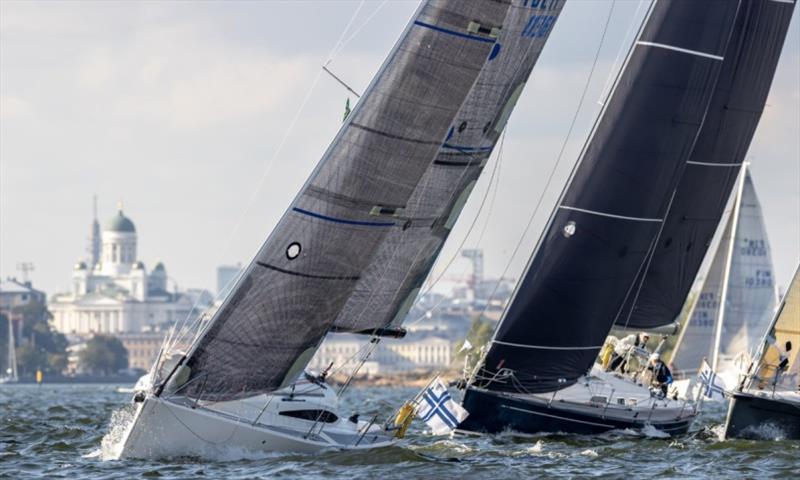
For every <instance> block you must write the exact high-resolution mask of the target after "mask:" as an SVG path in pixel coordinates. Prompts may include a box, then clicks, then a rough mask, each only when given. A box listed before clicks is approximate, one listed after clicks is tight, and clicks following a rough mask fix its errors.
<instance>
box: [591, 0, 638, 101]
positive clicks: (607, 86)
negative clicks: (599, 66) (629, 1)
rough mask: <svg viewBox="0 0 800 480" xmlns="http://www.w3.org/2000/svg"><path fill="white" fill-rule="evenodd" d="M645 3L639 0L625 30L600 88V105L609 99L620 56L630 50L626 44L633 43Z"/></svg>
mask: <svg viewBox="0 0 800 480" xmlns="http://www.w3.org/2000/svg"><path fill="white" fill-rule="evenodd" d="M645 3H648V0H639V2H638V4H637V5H636V11H635V12H633V16H632V17H631V21H630V23H629V24H628V30H627V31H626V32H625V36H624V37H622V42H621V43H620V44H619V49H618V50H617V55H616V56H615V57H614V63H612V64H611V68H610V69H609V70H608V75H607V76H606V81H605V82H604V83H603V89H602V90H600V97H599V98H598V99H597V103H598V105H603V104H604V103H605V102H606V100H607V99H608V95H610V94H611V87H612V86H613V84H614V79H615V78H616V75H615V73H616V72H617V71H618V70H619V61H620V57H621V56H622V54H623V52H627V51H628V49H627V48H625V46H626V45H630V44H631V43H633V38H631V37H632V35H634V27H636V26H637V25H641V22H637V21H636V19H637V18H639V12H640V11H641V10H642V5H644V4H645ZM629 38H630V40H629Z"/></svg>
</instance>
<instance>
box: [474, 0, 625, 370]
mask: <svg viewBox="0 0 800 480" xmlns="http://www.w3.org/2000/svg"><path fill="white" fill-rule="evenodd" d="M616 3H617V2H616V0H613V1H612V2H611V8H609V11H608V16H607V17H606V20H605V23H604V25H603V31H602V34H601V36H600V41H599V42H598V45H597V50H596V51H595V54H594V58H593V60H592V66H591V68H590V69H589V75H588V76H587V78H586V83H585V84H584V86H583V91H582V92H581V96H580V98H579V100H578V104H577V107H576V108H575V112H574V113H573V115H572V120H571V121H570V125H569V128H568V129H567V134H566V136H565V137H564V141H563V142H562V144H561V149H560V150H559V152H558V156H557V157H556V161H555V163H554V164H553V168H552V169H551V170H550V172H549V174H548V176H547V181H546V182H545V186H544V188H543V189H542V192H541V193H540V194H539V198H538V199H537V201H536V206H535V207H534V209H533V211H532V212H531V215H530V216H529V217H528V222H527V224H526V225H525V229H524V230H523V233H522V235H520V238H519V241H518V242H517V244H516V246H515V247H514V250H513V251H512V252H511V255H510V256H509V259H508V262H507V263H506V266H505V268H504V269H503V273H502V274H501V275H500V278H499V279H498V281H497V282H496V283H495V286H494V289H492V293H491V294H490V295H489V299H488V301H487V302H486V305H485V306H484V307H483V309H482V310H481V313H480V316H479V317H478V318H481V317H483V316H484V315H485V314H486V310H487V309H488V308H489V305H490V304H491V301H492V300H494V297H495V295H496V294H497V290H498V289H499V287H500V283H501V282H502V279H503V278H505V276H506V275H507V274H508V270H509V268H511V264H512V263H513V262H514V259H515V257H516V256H517V254H518V253H519V250H520V248H521V246H522V243H523V241H524V239H525V237H526V236H527V235H528V231H529V230H530V227H531V225H532V224H533V220H534V218H535V217H536V215H537V214H538V212H539V209H540V208H541V205H542V202H543V201H544V197H545V194H546V193H547V191H548V190H549V189H550V185H551V183H552V181H553V178H554V177H555V174H556V171H558V167H559V165H560V164H561V160H562V159H563V157H564V152H565V151H566V149H567V144H568V143H569V140H570V137H571V136H572V132H573V130H574V129H575V124H576V123H577V120H578V117H579V115H580V112H581V109H582V107H583V103H584V101H585V99H586V95H587V93H588V91H589V86H590V85H591V83H592V78H593V77H594V73H595V69H596V68H597V64H598V61H599V58H600V52H601V51H602V49H603V45H604V44H605V40H606V36H607V34H608V27H609V25H610V23H611V18H612V15H613V13H614V7H615V6H616ZM577 165H578V162H576V164H575V167H573V169H574V168H576V167H577ZM564 188H566V187H564ZM542 235H544V232H542ZM501 323H502V321H501V322H498V324H497V327H496V329H495V334H496V333H497V328H499V326H500V324H501ZM487 353H488V350H487ZM482 361H483V359H481V362H482Z"/></svg>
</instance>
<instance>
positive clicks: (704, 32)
mask: <svg viewBox="0 0 800 480" xmlns="http://www.w3.org/2000/svg"><path fill="white" fill-rule="evenodd" d="M738 11H739V2H738V1H735V0H729V1H714V2H684V1H663V0H659V1H657V2H655V3H654V4H653V5H652V6H651V9H650V11H649V12H648V16H647V18H646V21H645V23H644V25H643V28H642V31H641V32H640V33H639V35H638V37H637V40H636V43H635V45H634V46H633V47H632V49H631V51H630V53H629V55H628V58H627V59H626V63H625V65H624V67H623V70H622V72H621V74H620V76H619V77H618V78H617V81H616V83H615V86H614V89H613V91H612V94H611V97H610V99H609V100H608V101H607V102H606V104H605V109H604V111H603V112H602V114H601V116H600V118H599V120H598V123H597V124H596V125H595V129H594V131H593V132H592V135H591V137H590V139H589V141H588V143H587V145H586V146H585V149H584V151H583V153H582V156H581V158H580V161H579V163H578V164H577V166H576V167H575V170H574V171H573V173H572V176H571V178H570V180H569V182H568V184H567V186H566V188H565V190H564V192H563V193H562V196H561V198H560V200H559V202H558V204H557V205H556V208H555V210H554V212H553V214H552V216H551V218H550V222H549V223H548V226H547V228H546V229H545V231H544V233H543V235H542V237H541V238H540V241H539V244H538V246H537V248H536V250H535V252H534V254H533V256H532V257H531V260H530V262H529V263H528V265H527V268H526V269H525V272H524V275H523V277H522V279H521V280H520V282H519V284H518V286H517V290H516V291H515V293H514V296H513V297H512V300H511V303H510V305H509V306H508V308H507V309H506V311H505V312H504V316H503V318H502V319H501V322H500V324H499V326H498V328H497V330H496V332H495V337H494V339H493V340H492V343H491V345H490V346H489V350H488V352H487V354H486V357H485V358H484V363H483V366H482V368H483V371H482V372H481V373H480V374H479V375H478V377H476V379H475V382H476V383H477V384H479V385H480V386H482V387H484V388H487V389H490V390H495V391H512V392H531V393H535V392H547V391H554V390H558V389H561V388H564V387H566V386H569V385H571V384H573V383H574V382H575V381H576V380H577V379H578V378H579V377H580V376H581V375H583V374H585V373H586V372H587V371H588V370H589V369H590V368H591V366H592V364H593V363H594V361H595V358H596V356H597V353H598V351H599V350H600V348H601V347H602V345H603V341H604V340H605V338H606V335H607V334H608V332H609V331H610V330H611V327H612V325H613V323H614V321H615V319H616V318H617V315H619V313H620V309H621V308H622V306H623V305H624V304H625V300H626V298H627V297H628V296H629V295H630V294H631V290H632V287H633V286H634V282H635V279H636V277H637V274H638V273H639V271H640V270H641V269H642V268H644V265H645V261H646V260H647V258H648V255H649V252H650V250H651V248H652V245H653V242H654V241H655V240H656V238H657V237H658V233H659V231H660V229H661V226H662V222H663V219H664V216H665V215H666V214H667V212H668V210H669V204H670V199H671V197H672V193H673V191H674V190H675V187H676V185H677V183H678V180H679V179H680V175H681V174H682V172H683V167H684V165H685V163H686V161H687V160H688V159H689V156H690V154H691V152H692V148H693V146H694V144H695V141H696V139H697V136H698V134H699V133H700V129H701V127H702V125H703V119H704V118H705V115H706V112H707V109H708V106H709V104H710V101H711V97H712V94H713V92H714V89H715V87H716V85H717V79H718V77H719V73H720V71H721V69H722V60H723V58H724V55H725V51H726V48H727V45H728V41H729V39H730V37H731V33H732V32H733V25H734V22H735V20H736V17H737V12H738Z"/></svg>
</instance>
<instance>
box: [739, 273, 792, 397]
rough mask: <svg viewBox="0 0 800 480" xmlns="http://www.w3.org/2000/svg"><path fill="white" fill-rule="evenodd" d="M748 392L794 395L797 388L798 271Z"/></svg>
mask: <svg viewBox="0 0 800 480" xmlns="http://www.w3.org/2000/svg"><path fill="white" fill-rule="evenodd" d="M754 367H755V370H754V375H753V376H752V377H751V382H750V385H749V386H750V388H757V389H768V390H772V391H778V392H797V389H798V385H800V269H798V270H796V271H795V273H794V277H793V278H792V283H791V285H789V290H788V291H787V292H786V296H785V297H784V299H783V303H782V304H781V306H780V309H779V310H778V314H777V315H776V316H775V318H774V320H773V321H772V322H771V325H770V327H769V329H768V330H767V334H766V336H765V338H764V340H763V342H762V345H761V348H760V351H759V353H758V355H757V356H756V360H755V363H754Z"/></svg>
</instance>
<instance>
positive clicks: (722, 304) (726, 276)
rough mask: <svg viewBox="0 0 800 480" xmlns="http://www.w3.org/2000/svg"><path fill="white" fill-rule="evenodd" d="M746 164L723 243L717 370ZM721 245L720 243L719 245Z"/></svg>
mask: <svg viewBox="0 0 800 480" xmlns="http://www.w3.org/2000/svg"><path fill="white" fill-rule="evenodd" d="M746 170H747V164H746V163H745V164H743V165H742V168H741V170H740V173H739V187H738V189H737V190H736V201H735V202H734V204H733V212H732V213H731V215H732V216H731V222H732V223H731V238H730V241H729V242H728V245H725V249H726V253H725V269H724V273H723V274H722V291H721V292H720V300H719V310H718V311H717V320H716V331H715V332H714V348H713V349H712V360H711V369H712V370H713V371H717V364H718V362H719V346H720V341H721V339H722V329H723V327H722V322H723V321H724V320H725V304H726V303H727V299H728V282H729V281H730V274H731V260H732V258H733V248H734V246H735V245H736V231H737V228H738V225H739V211H740V210H741V207H742V191H743V190H744V177H745V171H746ZM720 246H722V245H720Z"/></svg>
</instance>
